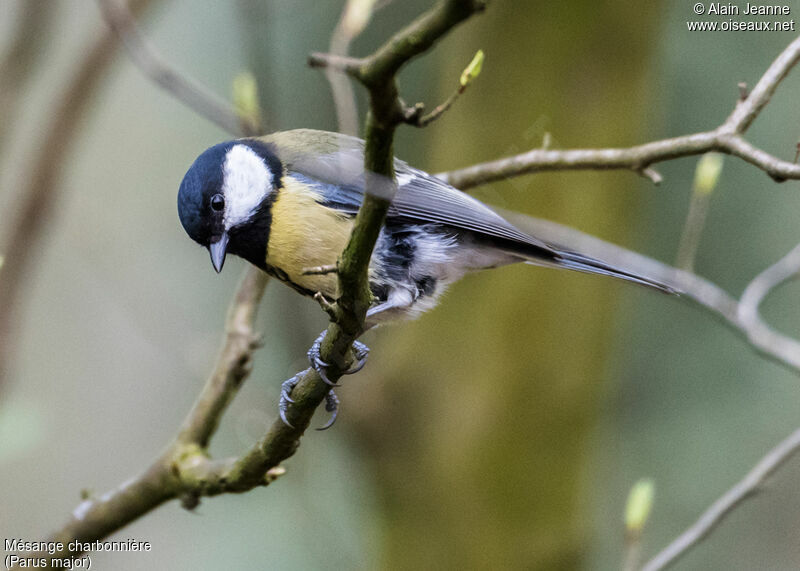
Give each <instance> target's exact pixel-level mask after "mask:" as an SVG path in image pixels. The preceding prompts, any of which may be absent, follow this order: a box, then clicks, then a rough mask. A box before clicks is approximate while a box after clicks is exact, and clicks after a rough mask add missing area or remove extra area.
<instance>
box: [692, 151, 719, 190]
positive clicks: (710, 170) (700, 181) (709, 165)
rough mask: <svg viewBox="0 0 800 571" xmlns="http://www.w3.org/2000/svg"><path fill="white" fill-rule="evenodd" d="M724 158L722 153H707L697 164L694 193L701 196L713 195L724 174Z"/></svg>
mask: <svg viewBox="0 0 800 571" xmlns="http://www.w3.org/2000/svg"><path fill="white" fill-rule="evenodd" d="M722 163H723V157H722V155H721V154H720V153H706V154H705V155H703V156H702V158H701V159H700V160H699V161H698V162H697V169H696V170H695V171H694V191H695V192H697V193H700V194H711V192H713V190H714V188H715V187H716V186H717V182H719V175H720V174H721V173H722Z"/></svg>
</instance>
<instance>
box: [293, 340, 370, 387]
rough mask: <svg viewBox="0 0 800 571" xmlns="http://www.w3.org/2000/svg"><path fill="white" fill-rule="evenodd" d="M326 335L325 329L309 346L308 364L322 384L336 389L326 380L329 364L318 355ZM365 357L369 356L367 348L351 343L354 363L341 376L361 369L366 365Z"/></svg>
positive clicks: (355, 342) (334, 385) (332, 383)
mask: <svg viewBox="0 0 800 571" xmlns="http://www.w3.org/2000/svg"><path fill="white" fill-rule="evenodd" d="M327 334H328V331H327V329H326V330H325V331H323V332H322V333H320V334H319V337H317V338H316V339H315V340H314V344H313V345H311V349H309V350H308V362H309V363H310V364H311V367H313V369H314V370H315V371H316V372H317V373H319V376H320V378H321V379H322V380H323V382H325V384H327V385H330V386H332V387H338V386H339V385H337V384H336V383H334V382H332V381H331V380H330V379H329V378H328V368H329V367H330V363H326V362H325V361H323V360H322V358H321V357H320V355H319V351H320V348H321V347H322V342H323V341H324V340H325V335H327ZM367 355H369V347H367V346H366V345H364V344H363V343H361V342H360V341H353V356H354V357H355V363H354V364H353V366H352V367H350V368H349V369H347V370H346V371H344V372H343V373H342V374H343V375H353V374H355V373H357V372H359V371H360V370H361V369H363V368H364V365H366V364H367Z"/></svg>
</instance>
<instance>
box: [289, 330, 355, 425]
mask: <svg viewBox="0 0 800 571" xmlns="http://www.w3.org/2000/svg"><path fill="white" fill-rule="evenodd" d="M326 333H327V331H323V332H322V333H321V334H320V335H319V337H317V339H316V340H315V341H314V344H313V345H312V346H311V349H309V350H308V361H309V363H311V367H313V369H314V370H315V371H316V372H317V373H318V374H319V376H320V378H321V379H322V380H323V381H324V382H325V383H326V384H328V385H330V386H331V387H338V386H339V385H337V384H336V383H333V382H331V381H330V379H328V375H327V369H328V367H330V365H329V364H328V363H326V362H325V361H323V360H322V358H321V357H320V356H319V351H320V347H322V341H323V340H324V339H325V334H326ZM368 354H369V347H367V346H366V345H364V344H363V343H361V342H359V341H353V356H354V357H355V363H354V364H353V366H352V367H350V368H349V369H348V370H347V371H345V372H344V373H342V374H344V375H352V374H354V373H357V372H359V371H360V370H361V369H363V368H364V365H365V364H366V363H367V355H368ZM301 375H302V373H298V374H297V375H295V376H294V377H292V378H291V379H288V380H286V381H284V382H283V384H281V398H280V402H279V403H278V412H279V414H280V417H281V421H283V423H284V424H285V425H286V426H288V427H289V428H294V426H292V424H291V423H290V422H289V420H288V419H287V418H286V411H287V410H289V405H290V404H292V403H294V400H293V399H292V397H291V393H292V389H294V387H295V386H296V385H297V383H298V382H299V381H300V376H301ZM325 410H326V411H327V412H329V413H330V415H331V417H330V419H328V422H326V423H325V425H324V426H321V427H320V428H318V429H317V430H327V429H328V428H330V427H331V426H333V423H334V422H336V416H337V415H338V414H339V398H338V397H337V396H336V393H334V392H333V388H331V389H330V390H329V391H328V393H327V394H326V395H325Z"/></svg>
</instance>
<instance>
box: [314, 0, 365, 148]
mask: <svg viewBox="0 0 800 571" xmlns="http://www.w3.org/2000/svg"><path fill="white" fill-rule="evenodd" d="M363 10H367V12H368V13H366V14H365V13H358V12H359V11H363ZM373 10H374V6H370V5H368V3H365V2H364V1H363V0H347V2H346V3H345V5H344V8H343V9H342V15H341V16H340V17H339V22H338V23H337V24H336V28H335V29H334V30H333V34H331V42H330V45H329V46H328V52H329V53H331V54H334V55H337V56H343V57H347V54H348V52H349V51H350V44H351V43H352V41H353V40H354V39H355V38H356V37H357V36H358V35H359V34H360V33H361V31H362V30H363V29H364V27H365V26H366V25H367V22H369V20H370V18H371V17H372V12H373ZM325 77H326V79H327V80H328V83H330V86H331V96H332V98H333V105H334V108H335V109H336V118H337V124H338V126H339V132H340V133H345V134H347V135H358V132H359V130H358V108H357V107H356V95H355V92H354V91H353V86H352V84H351V83H350V80H349V79H348V78H347V77H346V76H345V75H343V74H342V73H341V72H339V71H338V70H336V69H334V68H332V67H331V68H327V69H325Z"/></svg>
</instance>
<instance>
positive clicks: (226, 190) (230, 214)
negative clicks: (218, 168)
mask: <svg viewBox="0 0 800 571" xmlns="http://www.w3.org/2000/svg"><path fill="white" fill-rule="evenodd" d="M222 172H223V180H224V182H223V184H222V193H223V195H224V196H225V214H224V216H223V221H224V223H225V229H226V230H230V229H231V228H233V227H234V226H236V225H237V224H241V223H242V222H245V221H246V220H247V219H248V218H249V217H250V215H251V214H252V213H253V211H254V210H255V209H256V208H258V205H259V204H261V202H262V201H263V200H264V198H266V196H267V195H268V194H269V193H270V192H272V173H271V172H270V170H269V169H268V168H267V165H266V164H265V163H264V161H263V159H262V158H261V157H259V156H258V155H257V154H256V153H255V151H253V149H251V148H250V147H248V146H246V145H234V146H233V147H231V150H230V151H228V153H227V155H225V164H224V165H223V167H222Z"/></svg>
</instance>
